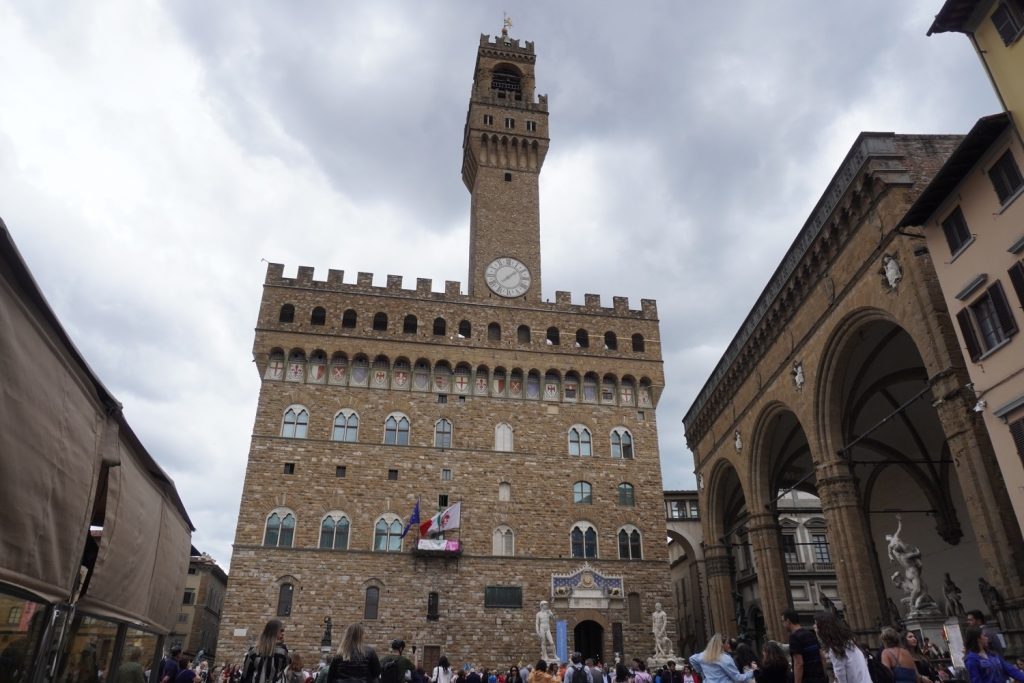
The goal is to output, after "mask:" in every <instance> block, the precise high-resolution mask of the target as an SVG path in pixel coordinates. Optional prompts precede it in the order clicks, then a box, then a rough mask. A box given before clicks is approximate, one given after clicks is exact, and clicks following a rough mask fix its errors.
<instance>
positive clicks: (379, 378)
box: [373, 370, 388, 388]
mask: <svg viewBox="0 0 1024 683" xmlns="http://www.w3.org/2000/svg"><path fill="white" fill-rule="evenodd" d="M387 385H388V371H387V370H374V371H373V386H375V387H378V388H384V387H387Z"/></svg>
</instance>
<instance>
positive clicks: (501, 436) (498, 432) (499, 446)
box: [494, 422, 512, 453]
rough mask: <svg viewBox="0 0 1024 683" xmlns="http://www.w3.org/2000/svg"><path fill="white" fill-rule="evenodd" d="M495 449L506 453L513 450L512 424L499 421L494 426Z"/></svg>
mask: <svg viewBox="0 0 1024 683" xmlns="http://www.w3.org/2000/svg"><path fill="white" fill-rule="evenodd" d="M494 450H496V451H502V452H505V453H508V452H511V450H512V425H510V424H507V423H505V422H501V423H499V424H498V425H497V426H496V427H495V428H494Z"/></svg>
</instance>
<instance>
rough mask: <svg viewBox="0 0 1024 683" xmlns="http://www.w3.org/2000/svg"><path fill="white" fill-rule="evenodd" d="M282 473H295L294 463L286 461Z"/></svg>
mask: <svg viewBox="0 0 1024 683" xmlns="http://www.w3.org/2000/svg"><path fill="white" fill-rule="evenodd" d="M284 473H285V474H295V463H293V462H286V463H285V464H284Z"/></svg>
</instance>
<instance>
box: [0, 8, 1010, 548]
mask: <svg viewBox="0 0 1024 683" xmlns="http://www.w3.org/2000/svg"><path fill="white" fill-rule="evenodd" d="M940 5H941V0H899V1H898V2H893V0H858V1H857V2H853V1H849V0H848V1H846V2H823V1H822V0H779V1H776V2H759V1H755V0H734V1H733V2H728V3H725V2H697V1H696V0H687V1H682V0H672V1H667V0H666V1H651V2H629V3H627V2H605V1H601V2H594V1H590V2H583V1H582V0H580V1H578V2H577V1H569V0H565V1H560V2H547V3H540V2H532V3H530V2H522V1H519V0H506V1H505V2H502V3H497V2H493V1H492V0H458V1H456V0H452V1H450V2H411V1H410V2H390V1H387V0H377V1H374V2H359V3H357V2H347V3H341V2H326V1H323V2H314V1H311V2H305V3H292V2H276V3H270V2H251V3H245V4H240V3H209V2H205V1H204V2H200V1H199V0H194V1H182V2H173V3H166V4H163V3H159V2H155V1H151V2H139V1H138V0H124V1H123V2H118V1H117V0H112V1H110V2H102V3H64V2H56V1H52V2H51V1H47V0H24V1H23V2H15V3H13V4H12V3H10V2H7V1H5V0H0V84H2V85H0V217H2V218H3V219H4V221H5V222H6V223H7V226H8V227H9V229H10V230H11V232H12V234H13V236H14V239H15V241H16V243H17V244H18V246H19V248H20V249H21V251H22V253H23V255H24V257H25V258H26V260H27V261H28V264H29V267H30V268H31V269H32V270H33V272H34V274H35V276H36V278H37V280H38V282H39V284H40V286H41V287H42V289H43V291H44V293H45V294H46V296H47V297H48V298H49V301H50V303H51V305H52V306H53V307H54V308H55V309H56V311H57V314H58V315H59V316H60V318H61V319H62V321H63V323H64V325H65V327H66V328H67V329H68V330H69V332H70V334H71V336H72V338H73V339H74V340H75V342H76V343H77V345H78V346H79V348H80V349H81V350H82V352H83V353H84V355H85V356H86V358H87V359H88V361H89V362H90V363H91V365H92V366H93V368H94V369H95V370H96V372H97V373H98V374H99V375H100V377H101V378H102V379H103V381H104V382H105V383H106V384H107V386H108V387H109V388H110V389H111V390H112V391H113V392H114V394H115V395H116V396H117V397H118V398H119V400H120V401H121V402H122V403H124V405H125V413H126V415H127V417H128V420H129V422H130V423H131V424H132V426H133V428H134V429H135V431H136V432H137V433H138V434H139V436H140V437H141V439H142V441H143V443H144V444H145V445H146V446H147V448H148V449H149V450H150V451H151V452H152V453H153V455H154V456H155V457H156V458H157V460H158V461H159V462H160V463H161V465H162V466H163V467H164V468H165V469H166V470H167V471H168V472H169V473H170V474H171V476H172V477H173V478H174V480H175V482H176V483H177V486H178V490H179V491H180V493H181V495H182V497H183V499H184V501H185V504H186V506H187V508H188V510H189V512H190V514H191V516H192V519H193V521H194V523H195V524H196V526H197V527H198V528H197V531H196V533H195V536H194V539H193V540H194V543H195V544H196V545H197V546H198V547H199V548H201V549H203V550H206V551H208V552H210V553H211V554H213V555H214V556H215V557H216V558H217V559H218V560H219V561H220V562H221V563H222V564H224V565H226V564H227V563H228V562H229V560H230V553H231V550H230V546H231V542H232V540H233V537H234V525H235V518H236V516H237V513H238V503H239V496H240V493H241V485H242V477H243V473H244V469H245V461H246V457H247V453H248V446H249V437H250V435H251V429H252V423H253V417H254V414H255V406H256V398H257V392H258V386H259V378H258V376H257V372H256V370H255V369H254V367H253V364H252V357H251V349H252V338H253V328H254V325H255V321H256V314H257V309H258V305H259V299H260V295H261V285H262V281H263V277H264V273H265V269H266V264H265V263H264V262H263V260H264V259H266V260H268V261H274V262H280V263H284V264H286V274H293V273H294V272H295V268H296V267H297V266H299V265H309V266H315V267H316V269H317V271H318V277H325V276H326V270H327V268H329V267H333V268H338V269H343V270H345V271H347V273H349V274H350V276H349V277H354V273H355V272H356V271H368V272H373V273H376V275H377V280H378V281H377V282H376V283H377V284H383V283H384V276H385V275H386V274H387V273H394V274H400V275H404V276H405V278H406V282H407V283H413V282H414V281H415V278H416V277H429V278H433V280H434V282H435V288H436V289H439V288H442V287H443V281H444V280H446V279H448V280H459V281H461V282H463V283H465V282H466V280H467V277H466V270H467V267H468V260H467V258H468V257H467V253H468V236H469V221H468V217H469V194H468V193H467V192H466V190H465V188H464V187H463V185H462V182H461V179H460V175H459V173H460V168H461V154H462V151H461V143H462V127H463V123H464V121H465V114H466V106H467V102H468V96H469V91H470V84H471V80H472V76H473V66H474V60H475V56H476V49H477V44H478V39H479V35H480V34H481V33H489V34H495V33H497V32H499V31H500V28H501V20H502V12H503V11H507V12H508V14H509V15H510V16H511V17H512V19H513V22H514V27H513V29H512V32H511V33H512V36H513V37H518V38H523V39H528V40H533V41H535V42H536V49H537V54H538V62H537V82H538V91H539V92H541V93H547V94H548V95H549V98H550V100H549V102H550V112H551V115H550V126H551V150H550V152H549V154H548V157H547V162H546V164H545V167H544V171H543V173H542V175H541V225H542V227H541V236H542V244H543V267H544V284H545V286H546V287H547V288H548V289H546V290H545V291H544V296H545V297H550V298H553V297H554V291H555V290H556V289H558V290H566V291H570V292H573V295H574V301H576V302H578V303H582V298H583V294H584V292H598V293H601V294H602V296H603V297H604V301H605V302H606V305H608V303H609V302H610V300H611V299H610V297H611V296H613V295H617V296H628V297H629V298H630V303H631V305H632V306H633V307H634V308H636V307H639V300H640V298H641V297H643V298H653V299H656V300H657V301H658V309H659V313H660V317H661V331H662V349H663V354H664V360H665V374H666V379H667V384H668V386H667V388H666V390H665V392H664V395H663V398H662V401H661V403H660V405H659V408H658V420H659V426H660V441H661V457H662V463H663V464H662V471H663V473H664V484H665V487H666V488H673V489H675V488H687V487H692V486H693V485H694V479H693V474H692V469H693V462H692V457H691V455H690V453H689V451H688V450H687V449H686V445H685V439H684V435H683V428H682V424H681V420H682V416H683V414H684V412H685V411H686V408H687V407H688V406H689V405H690V403H691V401H692V400H693V399H694V397H695V396H696V394H697V392H698V391H699V390H700V388H701V386H702V385H703V383H704V381H705V379H706V378H707V376H708V374H709V373H710V371H711V370H712V368H713V367H714V365H715V363H716V362H717V360H718V359H719V357H720V356H721V353H722V352H723V350H724V349H725V347H726V346H727V345H728V343H729V341H730V339H731V338H732V336H733V334H734V333H735V332H736V330H737V329H738V327H739V325H740V323H741V321H742V320H743V318H744V317H745V316H746V314H747V312H748V311H749V309H750V307H751V306H752V305H753V303H754V301H755V299H756V298H757V296H758V294H759V293H760V291H761V289H762V288H763V287H764V285H765V283H766V282H767V279H768V277H769V276H770V274H771V273H772V271H773V270H774V268H775V266H776V265H777V263H778V261H779V259H780V258H781V256H782V254H783V253H784V252H785V250H786V248H787V247H788V246H789V244H790V242H791V241H792V240H793V238H794V237H795V235H796V233H797V231H798V230H799V229H800V227H801V225H802V224H803V221H804V220H805V219H806V217H807V215H808V213H809V212H810V210H811V208H812V207H813V205H814V203H815V202H816V200H817V198H818V196H819V195H820V194H821V192H822V191H823V190H824V187H825V184H826V183H827V182H828V180H829V178H830V177H831V175H832V174H833V172H834V171H835V170H836V167H837V166H838V164H839V162H840V161H841V160H842V158H843V156H844V155H845V153H846V151H847V150H848V149H849V147H850V146H851V144H852V143H853V140H854V138H855V137H856V135H857V134H858V133H859V132H860V131H863V130H872V131H896V132H902V133H962V132H965V131H967V130H968V129H969V128H970V126H971V124H972V123H973V122H974V120H975V119H977V118H978V117H979V116H982V115H985V114H988V113H993V112H995V111H998V104H997V102H996V100H995V98H994V96H993V95H992V94H991V91H990V88H989V85H988V81H987V79H986V76H985V74H984V72H983V70H982V68H981V66H980V64H979V61H978V59H977V57H976V56H975V54H974V53H973V51H972V49H971V48H970V45H969V43H968V40H967V38H965V37H963V36H960V35H952V34H943V35H936V36H932V37H931V38H928V37H926V36H925V33H926V31H927V29H928V26H929V25H930V22H931V18H932V16H933V15H934V14H935V12H937V11H938V9H939V7H940ZM407 286H409V285H407Z"/></svg>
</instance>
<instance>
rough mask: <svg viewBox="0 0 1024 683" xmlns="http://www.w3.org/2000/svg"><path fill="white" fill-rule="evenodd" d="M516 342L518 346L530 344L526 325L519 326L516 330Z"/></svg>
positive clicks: (528, 330)
mask: <svg viewBox="0 0 1024 683" xmlns="http://www.w3.org/2000/svg"><path fill="white" fill-rule="evenodd" d="M516 341H517V342H519V343H520V344H529V343H530V328H529V326H527V325H520V326H519V327H518V328H516Z"/></svg>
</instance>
